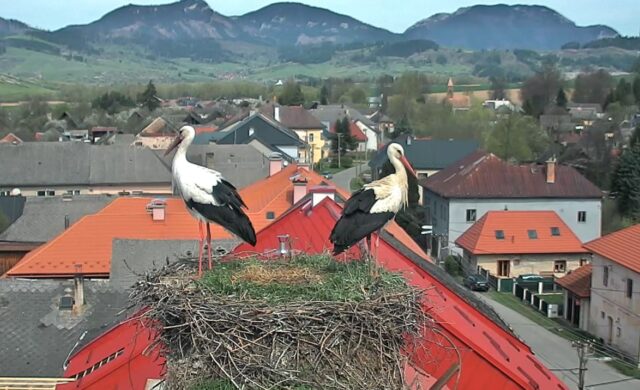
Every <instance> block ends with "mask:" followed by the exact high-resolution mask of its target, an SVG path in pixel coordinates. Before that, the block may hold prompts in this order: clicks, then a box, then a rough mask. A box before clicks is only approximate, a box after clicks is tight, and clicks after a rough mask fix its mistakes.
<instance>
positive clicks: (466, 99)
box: [443, 77, 471, 114]
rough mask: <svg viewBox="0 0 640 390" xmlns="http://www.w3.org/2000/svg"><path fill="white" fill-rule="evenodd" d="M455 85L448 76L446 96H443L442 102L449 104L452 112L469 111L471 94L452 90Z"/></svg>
mask: <svg viewBox="0 0 640 390" xmlns="http://www.w3.org/2000/svg"><path fill="white" fill-rule="evenodd" d="M454 89H455V85H454V84H453V79H452V78H451V77H449V81H448V82H447V96H446V97H445V98H444V100H443V101H444V102H445V103H447V104H449V105H450V106H451V109H452V110H453V113H454V114H455V113H456V112H457V111H469V110H470V109H471V96H469V95H464V94H460V93H457V94H456V93H455V92H454Z"/></svg>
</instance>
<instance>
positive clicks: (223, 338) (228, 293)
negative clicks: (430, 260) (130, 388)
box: [132, 259, 428, 389]
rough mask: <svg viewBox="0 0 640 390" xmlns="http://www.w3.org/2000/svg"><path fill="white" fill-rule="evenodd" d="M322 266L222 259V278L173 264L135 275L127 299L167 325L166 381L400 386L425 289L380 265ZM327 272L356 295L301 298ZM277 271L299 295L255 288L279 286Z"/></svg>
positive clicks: (423, 322)
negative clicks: (375, 271)
mask: <svg viewBox="0 0 640 390" xmlns="http://www.w3.org/2000/svg"><path fill="white" fill-rule="evenodd" d="M328 261H330V262H333V260H328ZM312 263H313V261H312ZM320 263H321V266H319V267H317V264H316V265H314V266H313V267H311V268H310V267H308V266H306V265H303V266H300V265H292V263H288V264H269V265H264V266H263V265H256V263H255V262H250V264H249V263H247V264H248V265H247V266H239V265H237V264H236V265H234V266H233V267H231V269H225V266H224V265H219V266H218V267H217V268H214V270H213V271H212V272H211V273H210V275H212V274H215V273H220V274H221V275H222V276H220V275H217V276H215V277H212V279H208V278H209V276H208V275H206V276H205V277H204V278H203V279H202V280H200V281H197V282H193V281H191V277H192V276H193V271H192V270H191V269H188V268H189V267H185V266H184V265H180V264H177V265H172V266H168V267H165V268H164V269H162V270H160V271H157V272H155V273H154V274H152V275H148V276H147V277H146V278H145V280H144V281H142V282H139V283H138V284H137V286H136V288H135V290H134V292H133V293H132V300H134V301H135V302H138V303H140V304H142V305H145V306H147V307H148V308H149V310H148V311H147V312H146V314H145V316H147V317H149V318H151V319H153V320H154V323H157V324H159V326H161V327H162V328H163V329H162V340H161V341H162V342H163V344H164V347H165V348H166V355H167V365H168V366H167V370H168V373H167V379H166V383H167V385H168V387H169V388H171V389H190V388H194V386H195V385H196V384H197V383H202V381H207V380H211V381H215V383H219V382H220V381H222V382H224V383H228V384H229V387H237V388H252V389H254V388H255V389H275V388H277V389H281V388H295V389H401V388H404V387H405V378H404V370H405V365H406V363H407V362H406V357H405V355H404V354H403V350H405V348H406V347H407V345H406V343H407V342H408V341H407V340H412V339H414V337H412V336H417V335H418V334H420V333H421V330H422V329H423V328H424V326H427V324H428V320H427V318H426V317H425V315H424V313H423V310H422V307H421V303H422V299H423V296H422V294H421V292H419V291H417V290H415V289H413V288H410V287H408V286H406V284H405V283H404V281H401V282H399V281H398V279H399V280H401V278H400V277H399V276H397V275H391V274H388V273H385V272H382V275H381V276H380V277H378V278H374V279H371V278H369V277H368V274H367V273H366V271H365V272H363V270H366V269H367V267H366V266H364V265H361V264H353V265H338V266H334V265H330V266H328V263H327V260H326V259H324V260H320ZM305 264H307V265H308V262H307V263H305ZM274 267H275V269H276V271H277V272H274ZM327 267H329V268H327ZM350 267H351V268H350ZM218 269H220V271H217V270H218ZM327 269H333V270H334V271H335V270H336V269H337V271H336V272H337V273H336V274H332V275H333V276H331V277H337V278H343V277H348V278H351V280H350V281H349V282H350V283H351V282H352V283H355V284H359V285H358V286H354V287H353V291H356V290H357V292H358V294H359V295H358V294H356V295H354V294H350V295H349V294H347V295H348V296H349V297H348V298H347V299H331V300H326V299H317V297H318V296H320V297H321V296H322V294H317V293H316V294H315V295H314V294H310V295H309V297H311V298H310V299H309V297H307V299H305V294H304V289H305V288H306V287H305V286H309V289H314V288H315V289H316V290H318V289H319V288H324V287H322V285H323V283H325V284H330V283H331V282H330V280H328V279H325V281H323V279H322V278H323V277H324V276H323V275H325V274H328V271H327ZM354 269H355V271H354ZM344 270H346V273H345V274H344V275H341V274H340V272H343V271H344ZM243 275H244V276H243ZM274 275H281V279H282V280H284V281H285V282H284V283H289V285H290V286H292V288H293V289H294V290H295V291H296V292H297V293H298V295H295V294H293V295H294V296H293V298H291V297H287V296H283V297H280V296H277V297H276V298H277V299H274V295H273V294H271V295H268V294H264V293H259V292H260V291H263V292H264V291H266V290H265V289H269V288H272V287H273V286H274V285H276V284H277V285H280V287H282V283H283V282H282V281H281V280H279V279H278V278H277V277H276V279H275V281H274V277H275V276H274ZM362 275H366V278H365V277H360V276H362ZM239 278H246V280H242V281H241V280H239ZM212 280H213V281H212ZM263 280H266V283H270V284H269V285H264V284H261V283H263ZM336 280H338V279H336ZM389 280H391V281H392V282H389ZM225 281H226V283H227V285H225V286H224V287H221V286H223V285H224V283H223V282H225ZM289 285H288V286H289ZM318 286H320V287H318ZM326 287H327V290H335V287H334V286H326ZM256 291H258V292H256ZM269 291H270V290H269ZM276 291H277V292H278V294H281V293H282V291H287V290H286V289H285V290H281V289H280V290H276ZM300 291H303V293H302V295H300ZM353 291H352V293H353ZM316 292H317V291H316ZM333 293H335V291H332V294H333ZM201 388H213V387H201Z"/></svg>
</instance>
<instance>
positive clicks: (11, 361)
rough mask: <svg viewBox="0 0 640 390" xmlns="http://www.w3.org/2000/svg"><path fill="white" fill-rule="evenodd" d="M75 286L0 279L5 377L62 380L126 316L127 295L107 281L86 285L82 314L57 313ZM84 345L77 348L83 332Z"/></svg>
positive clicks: (1, 355)
mask: <svg viewBox="0 0 640 390" xmlns="http://www.w3.org/2000/svg"><path fill="white" fill-rule="evenodd" d="M67 287H69V288H73V280H67V281H53V280H38V281H32V280H20V279H0V318H2V320H1V321H0V335H2V341H1V342H0V367H1V369H0V371H1V372H2V375H3V376H15V377H59V376H62V374H63V369H62V367H63V364H64V362H65V360H66V358H67V356H68V355H69V354H70V352H71V351H72V350H73V351H76V350H77V349H78V348H79V347H80V346H81V345H83V344H86V343H87V342H89V341H91V340H92V339H94V338H95V337H97V336H98V335H100V334H101V333H103V332H104V331H106V330H107V329H109V328H110V327H111V326H112V325H114V324H115V323H116V322H117V321H118V319H119V318H122V317H123V315H124V313H121V311H122V309H123V308H125V307H126V305H127V299H128V295H127V292H125V291H122V290H119V289H113V288H111V287H110V286H109V284H108V281H89V280H86V281H85V288H84V295H85V303H86V305H85V308H84V311H83V312H82V313H81V314H73V313H72V312H71V311H64V310H63V311H61V310H59V309H58V304H59V302H60V297H62V296H63V295H64V289H65V288H67ZM85 331H86V332H87V333H86V335H85V337H84V338H83V340H82V341H80V343H79V344H78V346H77V347H75V348H74V346H75V345H76V342H78V341H79V340H80V337H81V336H82V334H83V333H84V332H85Z"/></svg>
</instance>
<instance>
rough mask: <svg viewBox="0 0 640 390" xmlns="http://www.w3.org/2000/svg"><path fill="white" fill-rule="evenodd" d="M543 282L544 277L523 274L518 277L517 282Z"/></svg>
mask: <svg viewBox="0 0 640 390" xmlns="http://www.w3.org/2000/svg"><path fill="white" fill-rule="evenodd" d="M543 280H544V276H540V275H536V274H523V275H520V276H518V281H519V282H542V281H543Z"/></svg>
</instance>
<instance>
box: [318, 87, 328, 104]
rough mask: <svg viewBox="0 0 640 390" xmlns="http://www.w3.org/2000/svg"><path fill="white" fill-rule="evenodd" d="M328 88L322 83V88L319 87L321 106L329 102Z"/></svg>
mask: <svg viewBox="0 0 640 390" xmlns="http://www.w3.org/2000/svg"><path fill="white" fill-rule="evenodd" d="M328 99H329V89H328V88H327V86H326V85H323V86H322V88H320V104H322V105H323V106H326V105H327V104H329V100H328Z"/></svg>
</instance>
